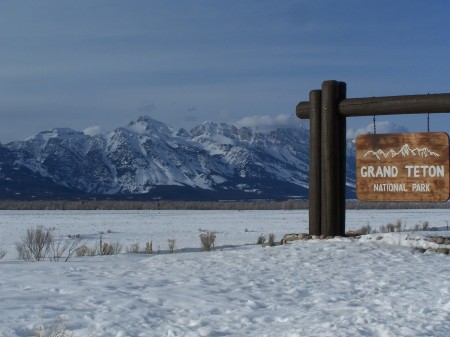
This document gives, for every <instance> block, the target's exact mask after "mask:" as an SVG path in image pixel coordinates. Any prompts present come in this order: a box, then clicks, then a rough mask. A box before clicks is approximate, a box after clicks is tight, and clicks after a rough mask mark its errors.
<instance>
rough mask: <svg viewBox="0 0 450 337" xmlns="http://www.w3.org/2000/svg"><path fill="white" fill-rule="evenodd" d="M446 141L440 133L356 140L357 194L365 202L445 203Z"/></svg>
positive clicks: (447, 144) (448, 187) (378, 136)
mask: <svg viewBox="0 0 450 337" xmlns="http://www.w3.org/2000/svg"><path fill="white" fill-rule="evenodd" d="M449 189H450V184H449V137H448V135H447V134H446V133H443V132H430V133H400V134H379V135H361V136H358V137H357V138H356V194H357V197H358V199H360V200H365V201H416V202H444V201H447V200H448V198H449Z"/></svg>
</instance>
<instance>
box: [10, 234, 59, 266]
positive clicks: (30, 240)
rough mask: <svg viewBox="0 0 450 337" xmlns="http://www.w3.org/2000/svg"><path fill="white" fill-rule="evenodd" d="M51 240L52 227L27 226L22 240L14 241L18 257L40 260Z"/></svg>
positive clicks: (27, 259) (43, 257) (49, 246)
mask: <svg viewBox="0 0 450 337" xmlns="http://www.w3.org/2000/svg"><path fill="white" fill-rule="evenodd" d="M52 242H53V229H51V228H45V227H44V226H37V227H36V228H28V229H27V233H26V235H25V236H24V237H23V238H22V241H20V242H17V243H16V249H17V252H18V253H19V258H21V259H23V260H25V261H42V260H44V259H45V256H46V255H47V254H48V252H49V251H50V248H51V244H52Z"/></svg>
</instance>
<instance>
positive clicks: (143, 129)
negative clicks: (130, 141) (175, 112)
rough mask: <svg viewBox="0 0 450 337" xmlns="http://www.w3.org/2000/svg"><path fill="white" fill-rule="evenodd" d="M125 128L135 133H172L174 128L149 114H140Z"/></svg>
mask: <svg viewBox="0 0 450 337" xmlns="http://www.w3.org/2000/svg"><path fill="white" fill-rule="evenodd" d="M127 129H128V130H130V131H133V132H134V133H137V134H151V133H163V134H173V133H174V130H173V129H172V128H171V127H169V126H167V125H166V124H164V123H163V122H160V121H157V120H156V119H153V118H151V117H150V116H141V117H139V118H138V119H137V120H136V121H132V122H130V123H129V124H128V126H127Z"/></svg>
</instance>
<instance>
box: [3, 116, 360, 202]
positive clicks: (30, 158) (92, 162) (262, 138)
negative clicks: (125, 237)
mask: <svg viewBox="0 0 450 337" xmlns="http://www.w3.org/2000/svg"><path fill="white" fill-rule="evenodd" d="M347 152H348V156H349V160H353V161H354V150H352V149H349V150H348V151H347ZM308 164H309V132H308V130H306V129H304V128H301V127H300V128H292V129H277V130H274V131H258V130H255V129H251V128H246V127H243V128H237V127H235V126H233V125H229V124H224V123H222V124H216V123H212V122H206V123H204V124H201V125H199V126H197V127H195V128H193V129H191V130H190V131H187V130H185V129H181V130H178V131H176V130H174V129H172V128H170V127H168V126H167V125H165V124H163V123H161V122H159V121H156V120H154V119H152V118H150V117H148V116H145V117H140V118H139V119H138V120H136V121H133V122H130V123H129V124H128V125H127V126H126V127H120V128H117V129H116V130H114V131H111V132H107V133H104V134H99V135H95V136H89V135H86V134H84V133H83V132H80V131H74V130H72V129H61V128H60V129H51V130H48V131H44V132H41V133H39V134H37V135H35V136H33V137H31V138H28V139H26V140H24V141H16V142H11V143H8V144H6V145H0V197H1V198H11V197H12V198H77V197H83V198H85V197H111V198H132V199H136V198H138V199H139V198H143V199H155V198H163V199H184V200H186V199H188V200H193V199H213V200H218V199H253V198H289V197H300V198H306V197H307V193H308ZM348 175H349V186H350V191H353V186H354V184H353V182H354V180H353V177H354V166H352V165H349V169H348Z"/></svg>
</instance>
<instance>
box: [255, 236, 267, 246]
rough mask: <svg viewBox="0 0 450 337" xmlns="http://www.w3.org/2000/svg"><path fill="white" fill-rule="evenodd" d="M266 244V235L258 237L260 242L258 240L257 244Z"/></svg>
mask: <svg viewBox="0 0 450 337" xmlns="http://www.w3.org/2000/svg"><path fill="white" fill-rule="evenodd" d="M264 242H266V237H265V236H264V234H260V235H259V236H258V240H256V244H257V245H262V244H263V243H264Z"/></svg>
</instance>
